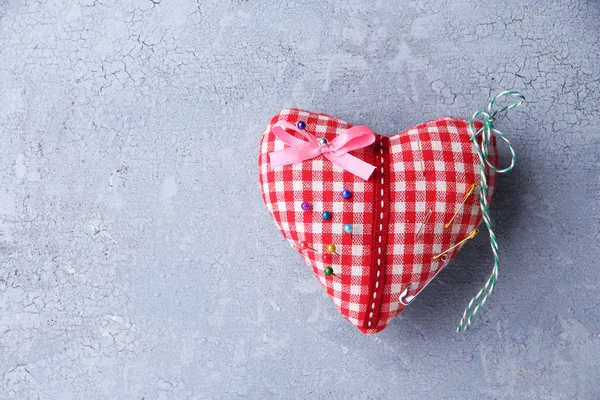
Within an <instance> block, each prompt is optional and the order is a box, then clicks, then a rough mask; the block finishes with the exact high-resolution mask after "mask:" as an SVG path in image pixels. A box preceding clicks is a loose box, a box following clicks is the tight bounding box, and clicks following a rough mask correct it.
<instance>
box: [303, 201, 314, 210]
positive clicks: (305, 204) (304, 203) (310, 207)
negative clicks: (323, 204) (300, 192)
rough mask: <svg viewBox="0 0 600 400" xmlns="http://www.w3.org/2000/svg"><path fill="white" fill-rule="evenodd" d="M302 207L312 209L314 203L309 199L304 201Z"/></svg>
mask: <svg viewBox="0 0 600 400" xmlns="http://www.w3.org/2000/svg"><path fill="white" fill-rule="evenodd" d="M301 207H302V209H303V210H304V211H310V210H312V204H310V203H309V202H308V201H305V202H303V203H302V206H301Z"/></svg>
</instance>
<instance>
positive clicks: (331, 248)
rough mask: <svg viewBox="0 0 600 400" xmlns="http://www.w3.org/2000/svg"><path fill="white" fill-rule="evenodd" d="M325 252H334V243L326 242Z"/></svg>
mask: <svg viewBox="0 0 600 400" xmlns="http://www.w3.org/2000/svg"><path fill="white" fill-rule="evenodd" d="M327 252H328V253H331V254H333V253H335V244H328V245H327Z"/></svg>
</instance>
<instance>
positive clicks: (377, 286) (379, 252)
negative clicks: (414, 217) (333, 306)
mask: <svg viewBox="0 0 600 400" xmlns="http://www.w3.org/2000/svg"><path fill="white" fill-rule="evenodd" d="M379 144H380V146H381V148H380V149H379V153H380V154H381V155H382V157H381V158H380V160H381V174H382V175H383V173H384V168H383V164H384V161H385V159H384V157H383V140H382V141H381V142H380V143H379ZM384 182H385V180H384V178H383V176H382V177H381V185H382V186H383V183H384ZM381 197H382V199H381V209H382V210H383V208H384V207H385V202H384V200H383V197H384V191H383V187H382V188H381ZM379 218H380V219H381V220H383V211H381V213H380V214H379ZM379 231H380V232H381V231H383V223H380V224H379ZM378 240H379V243H380V245H379V247H378V248H377V253H378V254H380V255H381V235H379V238H378ZM377 267H378V268H377V278H379V277H380V276H381V269H380V267H381V258H377ZM375 289H379V280H377V281H376V282H375ZM376 298H377V291H375V292H373V299H376ZM371 309H372V310H374V309H375V302H373V304H371ZM369 318H373V312H371V313H369ZM371 325H372V322H371V321H369V322H368V326H369V327H371Z"/></svg>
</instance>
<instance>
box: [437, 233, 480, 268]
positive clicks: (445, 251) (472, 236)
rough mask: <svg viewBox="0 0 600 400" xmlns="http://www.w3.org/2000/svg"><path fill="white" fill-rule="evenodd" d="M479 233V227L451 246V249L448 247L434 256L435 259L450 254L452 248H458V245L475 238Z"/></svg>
mask: <svg viewBox="0 0 600 400" xmlns="http://www.w3.org/2000/svg"><path fill="white" fill-rule="evenodd" d="M478 233H479V229H477V228H475V229H473V231H472V232H471V233H469V235H468V236H467V237H466V238H464V239H463V240H461V241H460V242H458V243H456V244H455V245H454V246H452V247H450V248H449V249H446V250H444V251H442V252H441V253H440V254H438V255H435V256H433V259H434V260H437V259H438V258H440V257H441V256H443V255H445V254H448V252H450V251H451V250H452V249H455V248H457V247H458V246H460V245H461V244H463V243H464V242H466V241H467V240H470V239H473V238H474V237H475V236H477V234H478Z"/></svg>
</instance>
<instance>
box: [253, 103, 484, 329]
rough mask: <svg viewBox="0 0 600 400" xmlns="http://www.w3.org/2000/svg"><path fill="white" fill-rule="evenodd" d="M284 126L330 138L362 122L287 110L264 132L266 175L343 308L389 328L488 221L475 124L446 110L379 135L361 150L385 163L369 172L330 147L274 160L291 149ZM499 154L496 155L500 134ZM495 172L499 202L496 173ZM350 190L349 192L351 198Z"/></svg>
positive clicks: (293, 236) (361, 320)
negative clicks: (333, 155)
mask: <svg viewBox="0 0 600 400" xmlns="http://www.w3.org/2000/svg"><path fill="white" fill-rule="evenodd" d="M282 121H283V123H282ZM285 123H288V124H285ZM276 124H278V126H284V127H286V126H287V127H288V128H287V129H285V131H286V133H288V134H289V135H292V136H294V137H296V138H297V139H299V140H306V137H307V136H306V135H301V134H299V132H300V130H302V131H305V132H306V133H307V134H310V135H312V136H313V137H316V138H318V139H321V143H320V144H322V145H323V144H326V143H333V142H334V141H335V140H336V138H338V137H339V136H340V135H343V134H345V133H346V132H347V131H348V130H349V129H350V128H351V127H352V126H351V125H350V124H349V123H347V122H345V121H342V120H341V119H338V118H335V117H331V116H328V115H325V114H316V113H311V112H307V111H302V110H298V109H287V110H283V111H281V112H280V113H279V114H278V115H276V116H275V117H273V119H272V120H271V122H270V124H269V125H268V126H267V128H266V130H265V131H264V134H263V136H262V140H261V144H260V155H259V159H258V163H259V180H260V185H261V189H262V195H263V199H264V201H265V204H266V205H267V208H268V210H269V212H270V213H271V216H272V217H273V219H274V220H275V223H276V224H277V226H278V227H279V229H280V230H281V233H282V234H283V236H284V238H285V239H287V240H288V241H289V242H290V244H291V245H292V246H293V247H295V248H296V249H298V251H299V253H300V254H301V255H302V257H303V258H304V259H305V260H306V263H307V264H308V265H309V266H310V267H311V268H312V270H313V272H314V274H315V275H316V277H317V279H318V280H319V282H320V283H321V285H322V286H323V288H324V289H325V290H326V291H327V293H328V294H329V296H331V298H332V299H333V302H334V304H335V305H336V306H337V307H338V309H339V310H340V312H341V313H342V315H343V316H344V317H346V318H347V319H348V320H349V321H350V322H351V323H352V324H354V325H355V326H356V327H357V328H358V329H360V330H361V331H362V332H364V333H366V334H374V333H377V332H380V331H381V330H383V329H384V328H385V327H386V326H387V325H388V323H389V322H390V321H391V320H392V319H393V318H394V317H395V316H397V315H398V314H399V313H400V312H402V310H403V309H404V307H405V305H406V304H407V303H408V302H409V301H410V299H412V298H414V296H416V295H417V294H418V293H419V292H420V291H421V290H422V289H423V288H424V287H425V286H426V285H427V284H428V283H429V282H430V281H431V280H432V279H433V278H434V277H435V275H436V274H437V273H438V272H439V271H441V270H442V269H443V268H444V267H445V266H446V265H447V264H448V263H449V262H450V260H452V258H454V256H455V255H456V254H457V252H458V251H459V249H460V248H461V246H462V245H463V244H464V243H465V242H466V241H467V240H468V239H470V238H472V237H473V236H474V235H475V234H476V228H477V226H478V225H479V224H480V222H481V220H482V214H481V211H480V207H479V192H478V190H477V185H478V184H479V183H480V171H481V169H480V159H479V157H478V153H477V151H476V146H475V144H474V143H473V142H472V141H471V137H470V135H469V131H468V127H469V123H468V122H467V121H465V120H462V119H457V118H452V117H445V118H441V119H437V120H434V121H430V122H426V123H423V124H420V125H418V126H415V127H412V128H410V129H407V130H405V131H403V132H401V133H398V134H396V135H393V136H390V137H386V136H381V135H374V137H375V141H374V143H373V144H369V145H367V146H366V147H363V148H359V149H355V150H353V151H351V154H352V156H353V157H355V158H357V159H358V160H362V162H364V163H367V164H370V165H371V166H373V167H375V169H374V172H373V173H372V174H371V175H370V176H369V177H368V179H363V178H360V177H359V176H357V175H355V174H354V173H352V172H349V171H348V170H347V169H342V167H340V166H339V165H338V164H337V163H336V162H333V161H335V160H333V161H332V160H331V159H329V158H328V157H327V156H328V154H312V155H311V157H312V158H308V159H304V161H298V162H294V163H290V164H288V165H283V166H277V167H275V166H273V165H272V161H273V160H270V153H272V152H280V153H281V151H282V150H284V149H289V148H290V147H288V145H286V144H285V143H284V141H282V140H281V139H279V138H278V137H277V136H276V134H275V133H274V129H273V128H274V127H275V126H276ZM290 124H291V125H290ZM290 126H298V128H300V130H299V129H289V127H290ZM475 127H476V128H477V129H479V128H480V127H481V124H479V123H476V124H475ZM367 129H368V128H367ZM300 133H302V132H300ZM310 135H309V136H310ZM303 136H304V137H303ZM322 138H325V139H326V141H324V140H322ZM309 142H310V140H309ZM288 144H289V143H288ZM325 153H326V152H325ZM489 158H490V159H495V158H496V142H495V140H492V141H491V142H490V143H489ZM486 170H487V168H486ZM485 174H486V176H487V185H488V201H491V196H492V192H493V190H494V187H495V183H496V177H495V176H496V174H495V173H494V172H493V170H489V171H485ZM345 190H348V191H350V197H349V198H345V197H344V196H342V191H345ZM346 195H347V193H346ZM346 197H347V196H346ZM325 212H327V213H329V215H325V217H327V216H329V217H330V218H329V219H325V218H324V216H323V213H325ZM347 225H349V226H350V228H349V227H348V226H347ZM330 245H334V247H335V252H333V253H331V252H330V251H331V250H333V247H331V246H330ZM328 246H329V247H328ZM328 250H329V251H328ZM328 268H332V270H333V274H331V275H330V274H329V273H331V269H329V270H327V269H328ZM326 272H327V273H326ZM407 300H408V301H407Z"/></svg>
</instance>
